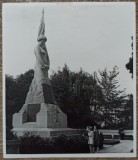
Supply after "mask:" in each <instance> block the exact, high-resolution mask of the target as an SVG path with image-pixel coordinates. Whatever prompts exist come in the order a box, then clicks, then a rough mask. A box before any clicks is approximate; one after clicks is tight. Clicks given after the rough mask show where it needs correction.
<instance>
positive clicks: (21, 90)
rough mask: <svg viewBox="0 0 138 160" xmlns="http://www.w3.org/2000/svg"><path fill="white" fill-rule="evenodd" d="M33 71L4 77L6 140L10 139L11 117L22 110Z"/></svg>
mask: <svg viewBox="0 0 138 160" xmlns="http://www.w3.org/2000/svg"><path fill="white" fill-rule="evenodd" d="M33 76H34V71H33V70H29V71H27V72H26V73H24V74H21V75H19V76H17V77H16V78H13V77H12V76H10V75H6V129H7V132H6V134H7V139H10V130H11V129H12V115H13V114H14V113H16V112H19V110H20V109H21V108H22V106H23V104H24V102H25V98H26V95H27V92H28V90H29V86H30V84H31V82H32V79H33Z"/></svg>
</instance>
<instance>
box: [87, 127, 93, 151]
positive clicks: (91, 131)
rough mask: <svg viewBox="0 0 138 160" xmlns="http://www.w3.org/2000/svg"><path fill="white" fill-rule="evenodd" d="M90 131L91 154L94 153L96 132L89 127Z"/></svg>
mask: <svg viewBox="0 0 138 160" xmlns="http://www.w3.org/2000/svg"><path fill="white" fill-rule="evenodd" d="M87 131H88V145H89V149H90V153H94V132H93V128H92V127H87Z"/></svg>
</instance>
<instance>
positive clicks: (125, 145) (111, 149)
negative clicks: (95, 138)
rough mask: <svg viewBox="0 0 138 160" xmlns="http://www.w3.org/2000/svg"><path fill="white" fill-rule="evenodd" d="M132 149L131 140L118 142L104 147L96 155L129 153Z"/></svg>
mask: <svg viewBox="0 0 138 160" xmlns="http://www.w3.org/2000/svg"><path fill="white" fill-rule="evenodd" d="M132 149H133V141H132V140H120V143H119V144H115V145H104V148H103V149H102V150H99V151H98V152H97V153H129V152H130V151H131V150H132Z"/></svg>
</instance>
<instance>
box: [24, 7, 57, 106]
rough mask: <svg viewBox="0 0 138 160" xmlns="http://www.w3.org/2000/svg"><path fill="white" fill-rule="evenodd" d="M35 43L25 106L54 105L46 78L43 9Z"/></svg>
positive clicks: (46, 53) (46, 58)
mask: <svg viewBox="0 0 138 160" xmlns="http://www.w3.org/2000/svg"><path fill="white" fill-rule="evenodd" d="M37 41H38V44H37V45H36V47H35V49H34V53H35V56H36V63H35V67H34V79H33V80H32V83H31V85H30V88H29V92H28V93H27V96H26V100H25V104H41V103H50V104H56V102H55V99H54V95H53V91H52V87H51V84H50V80H49V78H48V70H49V67H50V61H49V56H48V51H47V48H46V44H45V43H46V41H47V38H46V36H45V22H44V9H43V11H42V17H41V22H40V26H39V31H38V37H37Z"/></svg>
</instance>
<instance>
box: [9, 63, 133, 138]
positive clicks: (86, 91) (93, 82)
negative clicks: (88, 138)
mask: <svg viewBox="0 0 138 160" xmlns="http://www.w3.org/2000/svg"><path fill="white" fill-rule="evenodd" d="M118 74H119V72H118V68H117V67H114V68H113V70H111V71H107V69H104V70H103V71H100V72H99V75H100V76H97V73H96V72H94V73H93V74H89V73H87V72H85V71H83V70H82V69H80V71H78V72H73V71H71V70H70V69H69V67H68V66H67V65H65V66H64V67H63V68H62V69H59V70H58V71H57V72H54V73H53V74H52V75H51V76H50V82H51V85H52V88H53V92H54V96H55V99H56V101H57V104H58V106H59V107H60V109H61V110H62V111H63V112H64V113H65V114H67V118H68V127H71V128H85V127H86V126H87V125H99V127H100V126H101V124H102V123H103V122H104V124H105V126H104V127H105V128H110V129H112V128H117V127H118V128H119V127H122V126H125V127H126V128H128V127H129V128H132V123H133V98H130V99H129V100H125V98H126V95H125V91H124V90H119V82H118V80H117V76H118ZM33 77H34V71H33V70H29V71H27V72H26V73H24V74H21V75H19V76H17V77H16V78H14V77H12V76H10V75H6V129H7V136H8V137H9V135H10V134H11V133H10V130H11V129H12V115H13V114H14V113H16V112H19V110H20V109H21V107H22V106H23V104H24V102H25V98H26V95H27V92H28V90H29V86H30V84H31V82H32V79H33ZM131 97H133V96H131ZM8 133H9V134H8Z"/></svg>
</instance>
